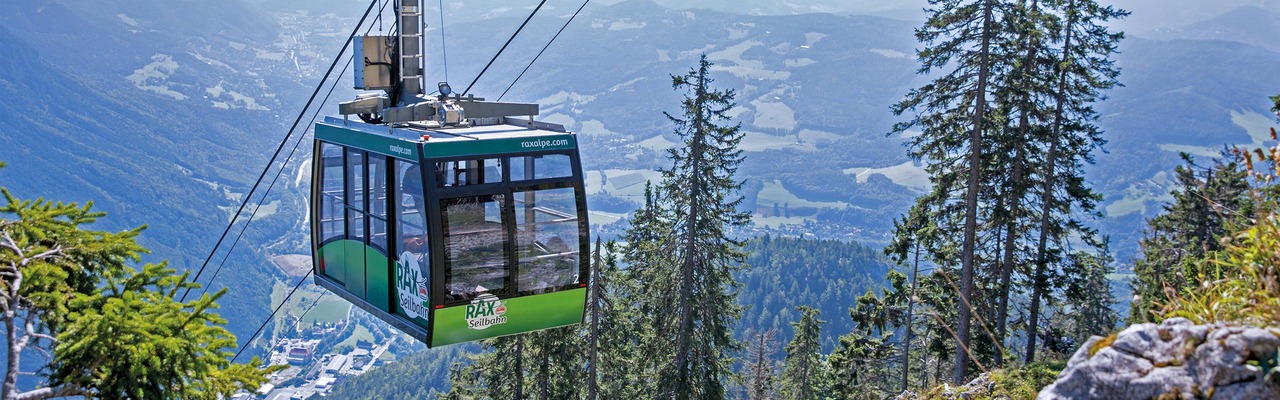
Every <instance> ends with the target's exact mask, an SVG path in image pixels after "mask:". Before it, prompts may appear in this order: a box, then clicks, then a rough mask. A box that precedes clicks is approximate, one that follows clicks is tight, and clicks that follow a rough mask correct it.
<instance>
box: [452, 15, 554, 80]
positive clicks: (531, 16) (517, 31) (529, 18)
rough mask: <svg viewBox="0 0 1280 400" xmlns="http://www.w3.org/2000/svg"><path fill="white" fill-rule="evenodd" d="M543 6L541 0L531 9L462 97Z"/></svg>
mask: <svg viewBox="0 0 1280 400" xmlns="http://www.w3.org/2000/svg"><path fill="white" fill-rule="evenodd" d="M543 4H547V0H542V2H541V3H538V6H537V7H535V8H534V9H533V12H531V13H529V17H528V18H525V19H524V23H521V24H520V27H519V28H516V32H515V33H512V34H511V37H510V38H507V43H506V44H503V45H502V48H501V49H498V53H497V54H494V55H493V58H491V59H489V63H488V64H485V66H484V69H482V70H480V74H479V75H476V79H473V80H471V84H470V85H467V90H463V91H462V95H463V96H466V95H467V93H469V92H471V87H472V86H475V85H476V82H477V81H479V80H480V77H482V76H484V73H485V72H486V71H488V70H489V67H491V66H493V62H494V61H497V60H498V56H500V55H502V52H503V51H504V50H506V49H507V46H508V45H510V44H511V41H512V40H515V39H516V35H519V34H520V31H521V30H524V26H525V25H528V24H529V20H531V19H533V16H534V15H537V14H538V10H541V9H542V5H543Z"/></svg>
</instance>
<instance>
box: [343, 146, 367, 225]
mask: <svg viewBox="0 0 1280 400" xmlns="http://www.w3.org/2000/svg"><path fill="white" fill-rule="evenodd" d="M347 180H348V182H347V183H348V187H347V189H348V191H347V206H348V207H351V208H354V209H356V210H361V211H364V152H363V151H355V150H351V149H347Z"/></svg>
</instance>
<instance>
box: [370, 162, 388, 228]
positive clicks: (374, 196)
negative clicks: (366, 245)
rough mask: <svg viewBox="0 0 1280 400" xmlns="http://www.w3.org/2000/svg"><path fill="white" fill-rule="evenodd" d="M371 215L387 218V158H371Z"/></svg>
mask: <svg viewBox="0 0 1280 400" xmlns="http://www.w3.org/2000/svg"><path fill="white" fill-rule="evenodd" d="M369 213H370V214H372V215H375V216H380V217H383V218H386V217H387V158H386V157H383V156H378V155H374V156H370V157H369Z"/></svg>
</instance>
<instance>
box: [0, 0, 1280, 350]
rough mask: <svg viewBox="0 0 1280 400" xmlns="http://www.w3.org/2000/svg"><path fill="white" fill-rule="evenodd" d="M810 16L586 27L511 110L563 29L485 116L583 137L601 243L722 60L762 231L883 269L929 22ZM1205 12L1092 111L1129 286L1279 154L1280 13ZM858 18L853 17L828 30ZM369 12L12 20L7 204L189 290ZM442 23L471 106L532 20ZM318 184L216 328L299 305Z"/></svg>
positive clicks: (303, 8)
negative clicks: (296, 268) (1141, 254)
mask: <svg viewBox="0 0 1280 400" xmlns="http://www.w3.org/2000/svg"><path fill="white" fill-rule="evenodd" d="M1179 1H1182V2H1189V0H1186V1H1183V0H1179ZM794 3H797V4H791V3H784V5H783V6H774V5H773V4H772V3H769V2H760V1H756V2H748V3H747V5H745V6H741V7H734V6H733V5H734V4H739V3H736V2H724V1H710V2H705V3H699V7H700V8H698V9H675V8H673V7H675V6H677V5H678V4H677V3H675V2H654V1H649V0H630V1H623V2H617V1H614V2H602V3H591V4H590V5H589V6H588V7H587V8H585V9H584V10H583V13H582V15H579V16H578V17H577V19H575V20H574V22H573V23H572V24H570V25H569V27H568V28H567V29H566V30H565V32H564V33H563V34H562V35H561V36H560V38H559V39H558V40H557V41H556V42H554V43H552V45H551V46H550V47H549V49H548V50H547V52H546V53H545V54H544V55H543V56H542V57H541V58H540V59H539V60H538V61H537V63H536V64H533V65H532V66H531V67H530V69H529V72H528V73H526V74H525V75H524V77H523V78H521V79H520V80H519V81H516V82H514V84H513V80H514V78H515V76H516V75H518V74H519V73H520V71H521V70H522V69H524V68H525V66H526V65H528V63H529V60H531V59H533V57H534V55H535V54H537V52H538V51H539V50H540V49H541V48H542V46H543V45H544V44H546V42H547V41H548V40H549V39H550V38H551V36H552V35H554V34H555V32H556V30H557V29H559V28H560V25H561V24H563V23H564V22H565V21H566V20H567V18H569V16H570V15H571V14H572V12H573V11H574V10H575V9H576V5H577V4H566V3H552V4H549V7H548V8H547V9H546V10H544V11H543V12H541V13H540V14H539V15H538V16H537V17H536V18H534V19H533V20H532V21H531V22H530V24H529V26H528V27H527V28H526V29H525V30H524V31H522V32H521V34H520V36H518V37H517V38H516V39H515V40H514V41H513V42H512V45H511V47H510V48H508V50H507V51H506V52H505V53H504V54H502V55H501V57H499V58H498V59H497V60H496V61H495V63H494V66H493V67H492V68H491V69H490V71H489V72H487V73H486V75H484V76H482V77H480V79H479V80H478V81H477V82H476V86H475V88H474V90H473V93H476V94H477V95H478V96H481V97H486V98H489V99H496V98H498V97H499V96H500V95H501V94H502V93H503V92H504V91H505V90H506V88H507V87H508V85H512V89H511V91H510V92H509V93H508V94H507V96H505V97H503V100H506V101H524V102H537V103H540V104H541V105H542V111H543V115H542V116H541V117H540V118H542V119H546V120H549V121H552V122H557V123H562V124H565V125H566V126H568V127H570V128H571V129H572V130H574V131H576V132H578V133H579V134H580V135H581V136H580V137H581V143H582V145H583V152H584V165H585V169H586V170H587V174H588V178H589V185H588V186H589V189H590V191H591V192H592V198H591V204H592V208H593V209H595V210H598V211H599V212H596V213H593V215H592V222H593V223H594V224H596V225H607V224H609V223H611V222H614V221H617V220H620V219H621V218H624V217H625V216H626V213H627V211H629V209H630V207H634V205H635V200H636V199H637V197H636V196H637V195H638V194H639V190H640V189H641V188H642V187H643V184H642V183H643V181H644V180H645V179H653V178H654V177H655V176H656V175H655V173H654V172H653V170H654V169H655V168H658V167H663V166H665V165H666V164H667V163H666V162H665V158H664V150H665V149H666V148H669V147H671V146H674V145H676V143H677V141H678V138H677V137H676V136H675V135H674V134H673V132H672V128H671V126H670V125H669V123H668V121H667V119H666V117H665V116H664V115H663V112H670V113H676V112H678V111H679V110H678V108H677V107H678V101H679V99H680V96H681V94H680V93H677V92H674V91H672V90H671V86H670V84H671V79H670V75H671V74H681V73H683V72H685V71H687V70H688V69H689V68H690V67H691V66H693V65H695V63H696V60H697V58H698V57H699V56H701V55H702V54H706V55H707V57H708V59H710V60H711V61H713V62H714V63H716V66H715V69H714V72H715V76H714V78H715V79H716V82H715V85H716V86H718V87H722V88H732V89H734V90H735V91H736V93H737V102H738V107H737V108H735V109H734V110H733V112H732V114H733V115H734V117H735V120H736V121H737V122H740V123H742V129H743V130H744V131H745V132H747V139H746V140H745V141H744V142H743V148H744V150H746V157H747V161H746V162H745V164H744V165H743V166H742V169H741V170H740V178H742V179H744V180H745V181H746V184H745V188H746V190H745V191H744V193H743V195H744V196H745V197H746V198H747V200H748V201H747V204H748V208H749V209H750V210H752V211H753V212H754V213H755V214H756V216H755V221H756V224H757V226H769V227H771V229H774V230H779V231H785V230H787V229H799V231H798V232H802V233H803V232H808V233H810V234H821V235H823V236H824V237H827V236H830V237H831V238H840V239H844V240H853V241H859V242H864V243H867V244H869V245H873V246H874V245H877V244H880V243H883V242H884V241H885V240H886V238H887V235H888V232H889V229H890V228H891V221H892V218H894V217H896V216H898V215H899V214H900V213H902V212H904V211H905V210H906V209H907V207H909V206H910V204H911V202H912V200H913V199H914V197H915V196H916V195H917V194H919V193H921V192H922V191H923V190H925V188H926V187H927V185H928V181H927V179H926V177H924V176H923V175H922V174H921V172H920V171H919V168H917V167H916V166H915V165H913V164H912V163H911V162H910V160H908V159H907V158H906V157H905V154H904V149H903V148H902V147H901V142H902V138H900V137H891V136H887V135H886V133H887V132H889V130H890V127H891V125H892V124H893V123H894V122H896V121H898V120H899V117H895V116H893V115H892V114H891V113H890V112H889V106H890V105H891V104H892V103H893V102H895V101H896V100H897V99H899V98H901V96H903V94H904V93H905V92H906V91H907V90H908V89H909V88H911V87H914V86H917V85H919V84H920V83H922V82H923V81H924V80H925V77H921V76H918V75H916V69H917V67H918V65H917V63H916V61H915V59H914V53H915V50H916V49H917V48H918V47H919V45H918V44H917V43H916V42H915V38H914V36H913V33H912V32H913V29H914V28H915V27H916V26H917V25H918V24H919V22H918V20H917V19H916V18H917V17H915V16H914V15H916V13H918V10H919V9H920V8H921V7H923V5H922V2H892V3H875V2H853V3H845V2H838V1H821V0H819V1H807V2H806V1H798V2H794ZM1190 3H1195V4H1190ZM1190 3H1188V5H1187V7H1186V8H1183V9H1165V8H1162V7H1160V5H1161V4H1163V2H1152V1H1147V0H1141V1H1140V0H1132V1H1127V2H1120V5H1121V6H1124V7H1129V6H1134V7H1133V11H1134V15H1133V16H1132V17H1131V18H1130V20H1131V21H1134V22H1131V23H1130V24H1131V25H1130V26H1134V27H1135V31H1136V32H1137V33H1136V34H1134V35H1130V37H1129V38H1127V39H1126V40H1125V41H1124V42H1123V43H1122V45H1121V51H1122V53H1121V54H1119V55H1118V56H1117V63H1118V64H1119V66H1120V67H1121V68H1122V69H1123V75H1122V76H1121V78H1120V79H1121V82H1122V83H1123V84H1124V85H1125V86H1124V87H1121V88H1118V89H1116V90H1114V91H1113V92H1112V93H1110V98H1109V99H1108V100H1106V101H1104V102H1102V103H1101V104H1099V106H1098V108H1099V110H1100V111H1101V112H1102V115H1103V119H1102V121H1101V123H1102V126H1103V128H1104V129H1105V130H1106V131H1107V134H1106V138H1107V139H1108V140H1109V143H1108V145H1107V146H1106V150H1107V153H1104V154H1099V155H1098V158H1097V164H1096V165H1094V166H1092V167H1091V168H1089V170H1088V173H1089V175H1088V179H1089V180H1090V182H1092V183H1093V184H1094V185H1095V187H1096V188H1097V189H1098V191H1099V192H1100V193H1103V194H1104V195H1105V196H1106V200H1105V201H1104V203H1103V204H1104V206H1105V211H1106V214H1107V217H1106V218H1104V219H1102V220H1100V221H1098V224H1099V226H1100V228H1101V230H1102V231H1103V233H1105V234H1109V235H1111V236H1112V237H1113V239H1114V240H1115V241H1116V243H1115V246H1114V247H1113V249H1115V250H1116V251H1117V256H1118V259H1120V260H1121V261H1122V262H1124V261H1128V260H1131V258H1132V256H1133V255H1134V254H1136V248H1137V239H1138V238H1139V237H1140V236H1141V234H1142V226H1143V225H1142V222H1143V219H1144V218H1146V217H1149V216H1151V215H1152V214H1153V213H1155V212H1157V211H1158V210H1159V207H1160V205H1161V204H1162V202H1163V201H1165V200H1167V196H1166V193H1167V191H1168V189H1169V185H1170V183H1171V179H1170V173H1171V171H1172V168H1173V166H1175V165H1177V164H1178V162H1179V159H1178V153H1179V152H1188V153H1192V154H1195V155H1197V157H1198V159H1199V160H1205V162H1207V159H1208V158H1209V157H1212V156H1213V155H1215V154H1217V153H1218V152H1219V151H1220V150H1221V149H1222V146H1223V145H1226V144H1260V143H1265V142H1266V139H1267V138H1266V137H1265V136H1264V135H1265V132H1266V131H1265V129H1266V127H1268V126H1270V125H1274V118H1272V117H1270V114H1269V113H1268V112H1267V111H1266V110H1267V108H1268V105H1267V104H1266V96H1268V95H1273V94H1275V93H1276V92H1280V89H1277V88H1280V76H1277V75H1276V74H1274V72H1273V71H1274V70H1275V66H1277V65H1280V49H1277V48H1276V45H1275V44H1274V43H1272V42H1269V41H1268V39H1269V38H1273V37H1276V32H1277V30H1278V28H1277V22H1276V21H1280V18H1278V17H1280V9H1278V8H1277V6H1276V4H1274V3H1275V2H1265V1H1264V2H1259V1H1243V0H1241V1H1233V2H1226V3H1222V4H1218V5H1217V6H1216V7H1220V8H1211V7H1210V6H1208V5H1206V4H1205V3H1204V2H1190ZM841 4H848V5H849V6H848V7H846V8H840V9H824V8H823V7H828V8H838V7H837V6H839V5H841ZM876 4H881V5H883V7H881V8H876V7H878V6H877V5H876ZM366 5H367V3H364V4H361V2H350V1H339V0H326V1H315V2H303V1H281V2H268V1H264V0H243V1H225V2H217V3H210V2H196V1H186V0H182V1H172V0H170V1H159V0H136V1H126V0H107V1H87V0H18V1H12V2H5V3H0V51H3V54H5V55H6V56H5V57H3V58H0V96H3V97H4V98H6V99H7V100H6V101H5V102H3V103H0V127H2V128H0V160H3V161H5V162H7V163H9V165H10V166H9V167H8V168H5V169H3V170H0V183H3V185H4V186H5V187H8V188H10V189H11V190H13V191H14V192H15V194H17V195H19V196H21V197H36V196H44V197H47V198H52V199H58V200H66V201H87V200H90V199H92V200H95V201H96V205H97V208H98V209H101V210H104V211H107V212H109V213H110V214H111V217H109V218H108V219H107V220H105V221H103V222H102V223H101V227H102V228H109V229H124V228H126V227H132V226H137V225H141V224H144V223H147V224H150V229H149V230H148V232H147V233H146V234H144V237H143V243H144V244H145V245H147V246H148V247H150V248H151V249H152V250H153V259H155V260H160V259H167V260H170V261H171V262H172V263H173V264H174V265H175V266H177V267H179V268H184V269H196V268H198V267H199V265H200V264H201V263H202V262H203V261H204V258H205V256H206V255H207V252H208V251H209V249H210V248H211V247H212V246H213V244H214V242H215V241H216V240H217V235H218V233H220V232H221V230H222V228H224V226H225V224H226V222H227V221H228V220H229V218H230V216H231V213H232V212H234V210H235V206H237V205H238V204H239V201H240V200H241V197H240V196H243V195H244V194H245V193H246V192H247V191H248V190H249V187H250V185H252V183H253V182H254V178H256V176H257V174H258V173H259V172H260V170H261V168H262V167H263V165H264V164H266V161H267V160H268V158H269V157H270V155H271V154H272V151H273V150H274V149H275V147H276V145H277V144H278V143H279V141H280V139H281V138H283V136H284V132H285V130H287V129H288V127H289V124H290V123H291V122H292V121H293V119H294V117H295V116H296V114H297V113H298V108H300V107H301V106H302V104H303V103H304V102H305V99H306V96H307V94H308V93H309V92H310V89H311V87H312V86H313V85H315V83H316V82H317V81H318V80H319V77H320V74H322V73H323V72H324V70H325V68H326V67H327V66H328V63H329V61H330V60H331V59H332V57H333V56H334V55H335V54H337V51H338V49H339V48H340V47H341V46H342V40H343V38H345V37H346V35H347V33H349V31H350V29H351V25H353V24H354V22H355V20H356V19H357V18H358V15H357V14H356V13H358V12H360V11H362V10H363V9H364V7H365V6H366ZM445 6H446V13H445V18H444V20H445V25H443V27H444V28H445V29H444V32H443V34H444V35H443V36H444V38H445V40H444V41H443V43H444V46H441V42H440V41H439V40H437V39H436V38H439V37H440V36H441V33H442V32H441V31H440V27H441V26H440V25H439V24H438V23H433V24H429V27H428V31H427V34H428V37H429V38H431V39H429V40H428V44H427V49H428V57H429V59H430V60H429V63H428V73H429V74H430V75H431V76H434V77H436V78H432V79H436V80H441V81H443V80H446V79H447V80H449V81H450V82H451V83H452V85H453V86H454V87H455V88H458V89H461V88H464V87H467V86H469V85H468V84H469V83H470V82H471V81H472V79H474V78H475V74H476V73H477V72H478V71H480V70H481V69H482V67H483V66H484V65H485V64H486V63H487V62H488V61H489V59H490V57H492V56H493V55H494V53H496V52H497V50H498V48H499V47H501V46H502V44H503V42H504V41H505V39H506V38H507V37H508V36H509V35H510V34H511V33H512V32H514V31H515V30H516V27H517V26H519V25H520V22H521V21H522V20H523V19H524V17H525V16H526V15H527V13H528V12H529V11H530V10H531V8H532V6H533V3H532V2H530V4H522V5H520V6H518V7H517V6H515V5H512V4H511V3H510V2H506V1H474V2H456V1H455V2H448V3H446V4H445ZM1228 6H1232V7H1234V8H1230V9H1229V8H1227V7H1228ZM859 7H861V8H859ZM855 12H862V13H865V12H873V13H876V14H877V15H864V14H854V13H855ZM427 13H428V15H432V13H438V10H434V9H431V10H427ZM744 14H745V15H744ZM883 15H890V16H894V18H887V17H884V16H883ZM380 22H381V23H382V26H383V28H382V30H383V31H389V30H390V29H391V28H390V20H389V19H387V20H384V21H380ZM429 22H431V21H430V19H429ZM1121 25H1122V26H1124V24H1121ZM377 31H378V29H377V27H376V26H375V28H374V29H373V32H377ZM436 49H441V51H439V52H437V51H436ZM446 53H447V59H448V64H447V65H446V64H445V63H444V60H445V57H444V55H445V54H446ZM437 54H439V57H437ZM340 67H341V65H340ZM446 70H447V71H448V77H447V78H446V76H445V75H446V74H445V71H446ZM340 79H342V81H341V83H340V84H339V85H338V86H337V87H338V90H336V91H335V92H334V93H333V100H331V102H330V103H328V104H327V105H325V106H324V111H325V112H326V113H328V112H332V111H336V108H335V107H334V106H333V104H332V103H333V101H337V100H342V99H348V98H351V97H352V96H354V94H355V93H354V91H353V90H351V89H349V87H350V75H349V74H347V75H344V76H343V77H341V78H340ZM307 117H310V114H308V115H307ZM302 122H303V123H304V124H305V123H306V122H307V119H305V118H304V119H303V121H302ZM290 145H292V143H290ZM307 149H309V146H307V145H306V144H305V143H304V145H303V146H302V147H301V148H300V149H299V151H300V152H301V153H300V154H299V155H298V157H301V159H305V158H307V156H308V155H307V154H305V153H307V152H308V150H307ZM285 150H286V151H288V150H289V148H288V147H286V148H285ZM301 159H298V158H295V159H293V160H292V161H291V162H290V164H289V165H288V166H287V167H286V168H285V173H284V174H283V175H284V176H285V179H284V181H282V182H281V183H280V186H279V187H277V188H275V189H274V191H273V195H272V196H271V197H269V198H268V199H267V201H266V204H267V207H264V208H263V209H262V210H261V211H260V213H259V215H258V216H257V218H255V222H254V227H253V228H252V229H249V230H248V231H247V233H246V236H245V237H244V238H243V239H242V241H241V243H240V250H238V251H237V252H236V253H234V254H233V255H232V256H231V258H230V259H229V263H228V264H227V266H226V268H229V269H230V271H235V272H234V273H228V274H227V275H221V276H220V277H219V278H218V280H216V281H215V282H214V284H213V286H212V287H213V288H221V287H230V288H231V290H230V292H229V294H228V295H227V297H226V298H224V300H223V302H222V303H223V305H224V311H223V312H224V315H233V316H235V318H231V320H232V321H231V326H232V328H233V332H235V333H237V334H238V335H239V336H240V337H241V338H245V337H247V336H248V334H249V333H251V332H252V330H253V328H256V327H253V326H252V325H254V324H257V323H259V322H260V321H261V318H263V317H265V316H266V314H267V313H268V311H267V306H266V305H267V304H271V302H270V300H269V299H270V295H269V293H270V291H271V288H270V287H269V285H265V284H263V282H270V281H273V280H277V281H288V282H292V281H293V280H292V279H296V278H291V277H290V276H288V275H287V274H285V273H284V272H282V271H280V270H278V269H277V268H275V267H274V266H273V265H272V264H271V263H270V262H269V261H268V260H269V259H270V258H271V257H273V256H277V255H283V254H306V253H307V251H308V250H307V240H306V231H305V229H306V226H305V224H304V223H303V218H302V216H303V215H304V210H305V193H306V192H307V190H308V189H309V188H308V186H307V183H306V180H305V178H306V176H305V175H306V174H305V170H300V169H299V167H300V166H302V165H303V162H302V161H301ZM278 165H279V163H277V166H278ZM272 174H274V171H273V172H272ZM271 176H272V175H268V178H270V177H271ZM264 185H265V183H264ZM775 210H782V211H775ZM601 232H608V230H607V229H604V228H601ZM234 233H235V231H233V234H234ZM216 261H217V258H215V262H216Z"/></svg>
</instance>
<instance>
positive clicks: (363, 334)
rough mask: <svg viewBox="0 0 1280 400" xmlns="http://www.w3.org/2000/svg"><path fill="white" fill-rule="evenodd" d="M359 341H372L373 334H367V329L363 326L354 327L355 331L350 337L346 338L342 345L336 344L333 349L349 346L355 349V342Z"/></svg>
mask: <svg viewBox="0 0 1280 400" xmlns="http://www.w3.org/2000/svg"><path fill="white" fill-rule="evenodd" d="M360 340H363V341H366V342H372V341H373V333H372V332H369V328H365V327H364V325H356V331H355V332H352V333H351V336H350V337H347V340H343V341H342V343H338V344H337V345H336V346H334V347H335V348H337V347H343V346H351V347H352V348H355V347H356V342H357V341H360Z"/></svg>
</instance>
